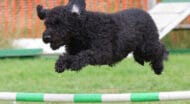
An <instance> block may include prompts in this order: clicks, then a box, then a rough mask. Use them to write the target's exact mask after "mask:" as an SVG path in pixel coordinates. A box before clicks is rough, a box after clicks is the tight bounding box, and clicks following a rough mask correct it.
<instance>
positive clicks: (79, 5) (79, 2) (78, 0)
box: [67, 0, 86, 15]
mask: <svg viewBox="0 0 190 104" xmlns="http://www.w3.org/2000/svg"><path fill="white" fill-rule="evenodd" d="M67 6H68V9H69V10H70V11H71V12H72V13H74V14H78V15H80V14H81V13H82V12H84V11H85V8H86V3H85V0H69V3H68V4H67Z"/></svg>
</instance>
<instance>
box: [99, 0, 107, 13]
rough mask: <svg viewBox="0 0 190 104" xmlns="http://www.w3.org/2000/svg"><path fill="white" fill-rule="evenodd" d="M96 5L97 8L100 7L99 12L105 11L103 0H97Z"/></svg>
mask: <svg viewBox="0 0 190 104" xmlns="http://www.w3.org/2000/svg"><path fill="white" fill-rule="evenodd" d="M98 5H99V8H100V9H99V10H100V11H101V12H105V8H104V0H99V2H98Z"/></svg>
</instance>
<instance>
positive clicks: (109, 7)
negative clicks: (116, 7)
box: [106, 0, 111, 12]
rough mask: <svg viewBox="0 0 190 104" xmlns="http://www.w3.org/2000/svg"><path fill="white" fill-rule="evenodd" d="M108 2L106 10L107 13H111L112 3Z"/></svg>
mask: <svg viewBox="0 0 190 104" xmlns="http://www.w3.org/2000/svg"><path fill="white" fill-rule="evenodd" d="M106 2H107V5H106V6H107V9H106V10H107V12H110V11H111V1H110V0H107V1H106Z"/></svg>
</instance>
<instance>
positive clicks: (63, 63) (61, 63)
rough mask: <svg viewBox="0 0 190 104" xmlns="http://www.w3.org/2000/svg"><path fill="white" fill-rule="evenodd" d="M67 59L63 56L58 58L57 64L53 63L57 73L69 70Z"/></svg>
mask: <svg viewBox="0 0 190 104" xmlns="http://www.w3.org/2000/svg"><path fill="white" fill-rule="evenodd" d="M68 59H69V58H68V57H66V55H65V56H60V57H59V59H58V60H57V62H56V63H55V71H56V72H58V73H62V72H64V71H65V70H66V69H68V68H69V65H70V64H69V60H68Z"/></svg>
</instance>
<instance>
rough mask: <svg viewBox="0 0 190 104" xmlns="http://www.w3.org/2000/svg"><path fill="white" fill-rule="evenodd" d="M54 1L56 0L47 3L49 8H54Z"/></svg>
mask: <svg viewBox="0 0 190 104" xmlns="http://www.w3.org/2000/svg"><path fill="white" fill-rule="evenodd" d="M54 1H55V0H48V2H47V4H48V7H49V8H53V7H54Z"/></svg>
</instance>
